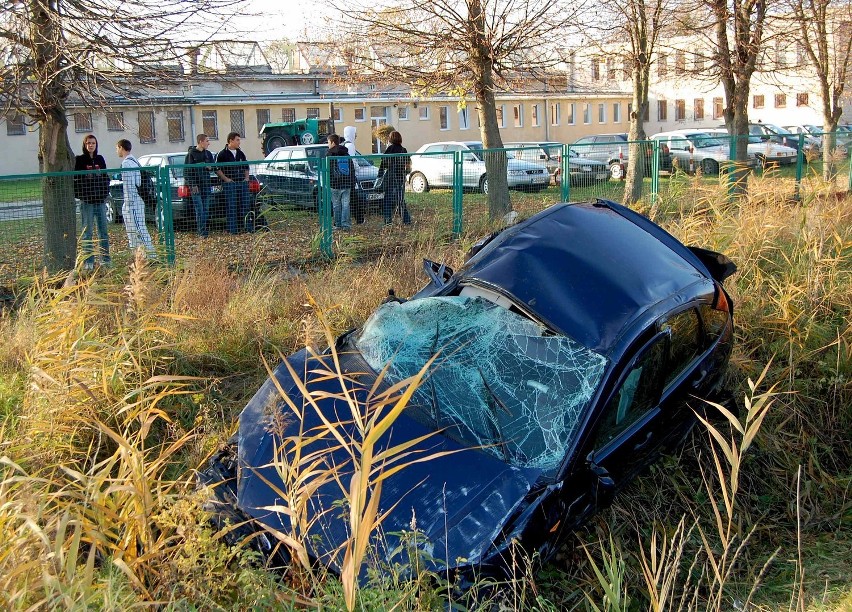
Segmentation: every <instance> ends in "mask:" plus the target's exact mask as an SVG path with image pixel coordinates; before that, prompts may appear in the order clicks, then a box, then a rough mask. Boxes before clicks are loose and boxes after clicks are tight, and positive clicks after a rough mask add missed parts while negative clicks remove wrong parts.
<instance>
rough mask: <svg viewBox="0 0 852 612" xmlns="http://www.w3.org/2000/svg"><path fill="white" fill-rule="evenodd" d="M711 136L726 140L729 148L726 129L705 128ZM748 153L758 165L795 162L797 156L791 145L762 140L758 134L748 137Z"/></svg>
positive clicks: (728, 137)
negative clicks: (786, 145)
mask: <svg viewBox="0 0 852 612" xmlns="http://www.w3.org/2000/svg"><path fill="white" fill-rule="evenodd" d="M705 131H706V132H707V133H708V134H710V135H711V136H718V137H719V139H720V140H722V141H723V142H727V143H729V144H728V147H729V148H730V136H729V135H728V130H723V129H721V128H713V129H711V130H705ZM748 154H749V157H753V158H754V159H755V161H756V162H757V165H758V166H765V165H766V164H767V163H770V164H795V163H796V158H797V157H798V155H797V153H796V149H794V148H793V147H785V146H784V145H781V144H778V143H776V142H772V141H771V140H764V139H762V138H761V137H760V136H749V137H748Z"/></svg>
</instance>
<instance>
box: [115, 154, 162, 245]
mask: <svg viewBox="0 0 852 612" xmlns="http://www.w3.org/2000/svg"><path fill="white" fill-rule="evenodd" d="M132 148H133V145H132V144H130V141H129V140H127V139H124V138H122V139H121V140H119V141H118V142H117V143H116V145H115V152H116V154H117V155H118V157H119V158H121V168H122V170H121V182H122V188H123V190H124V205H123V206H122V207H121V214H122V215H124V229H125V230H126V231H127V242H128V243H129V244H130V250H131V251H135V250H136V249H137V248H139V247H142V248H144V249H145V255H147V256H148V257H149V258H150V259H156V256H157V254H156V252H155V251H154V245H153V244H152V243H151V235H150V234H149V233H148V228H147V226H146V225H145V202H143V201H142V196H140V195H139V190H138V185H139V184H140V182H141V181H146V180H148V178H147V177H146V176H143V175H142V171H141V168H142V166H141V165H140V163H139V161H138V160H137V159H136V158H135V157H133V155H131V153H130V150H131V149H132ZM132 168H138V169H139V170H136V171H135V172H134V171H131V169H132Z"/></svg>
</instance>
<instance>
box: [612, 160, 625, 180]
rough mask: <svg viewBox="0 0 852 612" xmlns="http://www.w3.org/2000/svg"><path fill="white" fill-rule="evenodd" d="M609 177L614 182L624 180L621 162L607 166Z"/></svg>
mask: <svg viewBox="0 0 852 612" xmlns="http://www.w3.org/2000/svg"><path fill="white" fill-rule="evenodd" d="M609 176H610V177H611V178H612V179H613V180H616V181H620V180H621V179H623V178H624V166H623V165H622V164H621V162H618V161H614V162H610V164H609Z"/></svg>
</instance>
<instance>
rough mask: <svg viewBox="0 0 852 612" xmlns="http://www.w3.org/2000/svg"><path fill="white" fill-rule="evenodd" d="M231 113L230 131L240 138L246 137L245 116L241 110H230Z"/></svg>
mask: <svg viewBox="0 0 852 612" xmlns="http://www.w3.org/2000/svg"><path fill="white" fill-rule="evenodd" d="M230 115H231V131H232V132H236V133H237V134H239V135H240V138H245V137H246V116H245V113H244V112H243V111H242V110H232V111H231V112H230Z"/></svg>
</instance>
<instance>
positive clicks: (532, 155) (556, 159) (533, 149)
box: [505, 142, 609, 185]
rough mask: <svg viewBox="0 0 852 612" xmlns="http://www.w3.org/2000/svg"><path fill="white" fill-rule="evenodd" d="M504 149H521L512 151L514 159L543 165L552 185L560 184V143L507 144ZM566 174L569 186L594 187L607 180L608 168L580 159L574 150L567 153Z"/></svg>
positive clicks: (595, 162) (595, 161) (600, 163)
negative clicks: (569, 180) (569, 182)
mask: <svg viewBox="0 0 852 612" xmlns="http://www.w3.org/2000/svg"><path fill="white" fill-rule="evenodd" d="M505 146H506V147H508V148H512V147H522V148H519V149H514V150H513V151H512V155H513V156H514V157H515V159H521V160H524V161H529V162H534V163H539V164H544V165H545V166H547V170H548V172H550V176H551V178H552V181H553V184H554V185H559V184H560V183H561V182H562V177H561V176H560V175H561V173H562V150H563V147H564V145H563V144H562V143H561V142H507V143H506V145H505ZM568 173H569V175H570V178H571V185H594V184H596V183H601V182H603V181H606V180H608V179H609V168H608V167H607V165H606V164H605V163H603V162H600V161H597V160H595V159H581V158H580V156H579V155H578V154H577V151H575V150H574V149H569V153H568Z"/></svg>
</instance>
